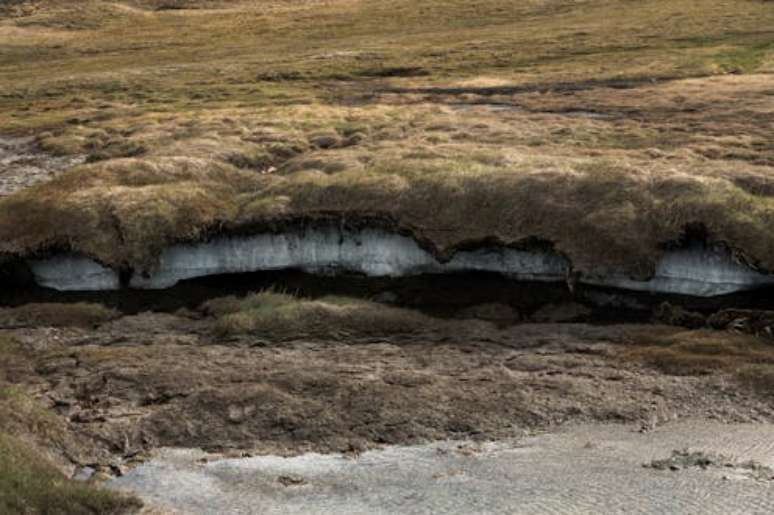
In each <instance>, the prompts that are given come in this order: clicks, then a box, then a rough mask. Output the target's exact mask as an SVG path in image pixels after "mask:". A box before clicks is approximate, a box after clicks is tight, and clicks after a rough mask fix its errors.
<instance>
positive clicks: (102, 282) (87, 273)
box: [29, 255, 121, 291]
mask: <svg viewBox="0 0 774 515" xmlns="http://www.w3.org/2000/svg"><path fill="white" fill-rule="evenodd" d="M29 265H30V269H31V270H32V274H33V275H34V276H35V282H36V283H38V285H40V286H43V287H44V288H53V289H55V290H61V291H100V290H116V289H118V288H119V287H120V286H121V281H120V280H119V277H118V274H117V273H116V272H115V271H113V270H112V269H110V268H108V267H105V266H102V265H100V264H99V263H97V262H96V261H93V260H91V259H88V258H85V257H82V256H76V255H62V256H55V257H52V258H50V259H43V260H32V261H30V263H29Z"/></svg>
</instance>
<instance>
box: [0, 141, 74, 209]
mask: <svg viewBox="0 0 774 515" xmlns="http://www.w3.org/2000/svg"><path fill="white" fill-rule="evenodd" d="M83 161H84V158H83V157H82V156H61V157H59V156H53V155H51V154H47V153H45V152H42V151H40V150H39V149H36V148H35V144H34V140H33V139H32V138H8V137H0V197H2V196H4V195H10V194H12V193H15V192H17V191H20V190H22V189H24V188H28V187H29V186H32V185H33V184H37V183H39V182H45V181H47V180H50V179H52V178H53V177H55V176H56V175H58V174H59V173H61V172H63V171H64V170H66V169H67V168H69V167H71V166H75V165H79V164H81V163H83Z"/></svg>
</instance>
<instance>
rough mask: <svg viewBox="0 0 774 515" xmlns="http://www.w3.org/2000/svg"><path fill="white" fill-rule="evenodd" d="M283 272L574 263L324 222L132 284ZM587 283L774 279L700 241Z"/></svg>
mask: <svg viewBox="0 0 774 515" xmlns="http://www.w3.org/2000/svg"><path fill="white" fill-rule="evenodd" d="M30 265H31V269H32V272H33V275H34V277H35V280H36V282H37V283H38V284H39V285H40V286H44V287H48V288H53V289H56V290H65V291H67V290H83V291H92V290H113V289H117V288H119V287H120V281H119V277H118V274H117V273H116V272H115V271H113V270H111V269H110V268H108V267H105V266H102V265H100V264H99V263H97V262H95V261H93V260H91V259H88V258H85V257H79V256H75V255H61V256H55V257H53V258H49V259H45V260H33V261H31V262H30ZM279 269H300V270H304V271H307V272H312V273H321V274H335V273H338V272H349V273H351V272H355V273H361V274H364V275H367V276H372V277H384V276H386V277H404V276H412V275H418V274H426V273H433V274H443V273H454V272H471V271H477V272H495V273H501V274H503V275H505V276H508V277H510V278H513V279H517V280H524V281H564V280H566V279H567V277H568V275H569V274H570V270H571V263H570V262H569V261H568V260H567V259H565V258H564V257H562V256H560V255H558V254H555V253H551V252H545V251H543V252H541V251H528V250H517V249H514V248H506V247H500V248H496V247H489V248H480V249H476V250H463V251H459V252H457V253H455V254H454V256H453V257H452V258H451V259H450V260H449V261H446V262H441V261H439V260H438V259H436V258H435V257H434V256H433V255H432V254H431V253H430V252H428V251H426V250H424V249H423V248H421V247H420V246H419V245H418V244H417V243H416V241H414V240H413V239H412V238H410V237H408V236H403V235H400V234H395V233H390V232H387V231H384V230H380V229H369V228H366V229H361V230H347V229H342V228H341V227H334V226H322V227H319V228H309V229H303V230H297V231H290V232H285V233H279V234H259V235H256V236H249V237H231V238H226V237H222V238H217V239H214V240H212V241H209V242H205V243H198V244H181V245H173V246H171V247H169V248H167V249H166V250H164V251H163V252H162V253H161V256H160V258H159V263H158V266H157V267H156V269H155V270H154V271H153V272H152V273H150V274H149V275H147V276H146V275H142V274H134V276H133V277H132V278H131V281H130V283H129V285H130V286H131V287H133V288H145V289H162V288H168V287H171V286H174V285H175V284H177V283H178V282H179V281H182V280H185V279H192V278H197V277H204V276H210V275H221V274H233V273H246V272H256V271H265V270H279ZM580 281H581V282H584V283H588V284H593V285H600V286H610V287H616V288H621V289H625V290H634V291H646V292H652V293H671V294H683V295H693V296H701V297H710V296H715V295H724V294H729V293H734V292H737V291H744V290H748V289H753V288H756V287H762V286H766V285H769V284H772V283H774V277H771V276H768V275H765V274H762V273H759V272H757V271H755V270H752V269H750V268H749V267H747V266H746V265H744V264H741V263H739V262H737V261H735V260H734V259H733V258H732V256H731V255H730V253H728V252H727V251H725V250H722V249H713V248H708V247H705V246H702V245H694V246H691V247H688V248H683V249H678V250H671V251H667V252H666V253H665V254H664V256H663V257H662V258H661V260H660V261H659V262H658V263H657V266H656V269H655V273H654V275H653V277H652V278H650V279H649V280H634V279H631V278H629V277H627V275H626V274H625V273H623V272H620V271H618V272H617V271H615V270H612V271H607V272H606V273H602V272H600V273H598V274H585V275H582V276H580Z"/></svg>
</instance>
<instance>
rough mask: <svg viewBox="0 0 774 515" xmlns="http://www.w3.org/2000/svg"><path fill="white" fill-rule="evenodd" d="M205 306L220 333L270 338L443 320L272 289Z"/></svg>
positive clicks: (399, 330)
mask: <svg viewBox="0 0 774 515" xmlns="http://www.w3.org/2000/svg"><path fill="white" fill-rule="evenodd" d="M203 310H204V311H205V312H206V313H209V314H211V315H213V316H215V317H216V318H217V322H216V325H215V328H216V332H217V333H218V334H219V335H220V336H223V337H229V336H238V335H251V336H256V337H260V338H265V339H268V340H296V339H304V338H334V339H338V338H369V337H390V336H400V335H408V334H413V335H416V334H420V333H422V332H425V331H429V330H432V329H433V328H434V327H436V326H437V324H438V322H437V321H435V320H434V319H432V318H430V317H427V316H425V315H422V314H420V313H417V312H414V311H410V310H407V309H401V308H395V307H392V306H385V305H382V304H377V303H373V302H368V301H363V300H356V299H351V298H344V297H334V296H327V297H322V298H320V299H317V300H309V299H302V298H298V297H294V296H292V295H288V294H284V293H276V292H272V291H264V292H260V293H254V294H252V295H248V296H247V297H245V298H243V299H237V298H235V297H226V298H221V299H215V300H212V301H209V302H207V303H206V304H205V305H204V306H203Z"/></svg>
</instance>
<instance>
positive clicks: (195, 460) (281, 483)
mask: <svg viewBox="0 0 774 515" xmlns="http://www.w3.org/2000/svg"><path fill="white" fill-rule="evenodd" d="M687 448H690V449H691V450H696V451H697V452H702V453H706V454H708V455H723V456H725V457H726V459H727V460H728V461H727V465H726V466H724V467H722V468H712V467H707V468H702V467H689V468H684V469H679V470H655V469H652V468H647V467H643V465H645V464H647V463H650V462H652V461H653V460H658V459H661V458H664V457H667V456H670V455H671V454H672V451H674V450H675V449H687ZM750 461H752V462H755V463H757V464H759V465H761V466H772V465H774V426H772V425H770V424H762V425H752V424H744V425H736V424H734V425H727V424H722V423H718V422H707V421H701V420H699V421H684V422H679V423H672V424H669V425H666V426H663V427H661V428H658V429H657V430H655V431H653V432H649V433H642V432H639V431H636V430H634V428H632V427H631V426H627V425H609V424H603V425H600V424H593V425H581V426H577V427H572V428H569V429H566V430H562V431H559V432H554V433H548V434H541V435H537V436H529V437H525V438H521V439H517V440H506V441H498V442H493V443H485V444H481V443H476V442H470V441H466V442H439V443H434V444H430V445H422V446H414V447H397V446H391V447H387V448H384V449H380V450H374V451H368V452H366V453H363V454H362V455H359V456H352V455H340V454H334V455H320V454H304V455H301V456H297V457H292V458H283V457H279V456H260V457H252V458H245V459H224V458H223V457H222V456H217V455H207V454H205V453H202V452H201V451H195V450H183V449H166V450H162V451H161V452H158V453H157V454H156V456H155V457H154V458H153V459H152V460H151V461H149V462H148V463H146V464H144V465H142V466H140V467H138V468H136V469H134V470H132V471H131V472H129V473H128V474H127V475H126V476H124V477H121V478H118V479H116V480H114V481H112V482H111V483H110V487H111V488H115V489H125V490H129V491H131V492H134V493H136V494H138V495H140V496H141V497H142V498H143V499H144V500H146V501H148V502H150V503H154V504H157V505H160V506H166V507H169V508H172V509H174V510H176V511H179V512H181V513H190V514H209V513H212V514H216V513H223V511H227V512H229V513H244V514H246V513H267V514H268V513H272V514H274V513H276V514H291V513H299V514H300V513H310V511H313V512H314V513H320V514H323V513H331V514H334V513H335V514H344V513H352V514H356V513H358V514H359V513H374V514H377V513H379V514H381V513H384V514H388V513H406V514H409V513H465V514H469V513H551V514H554V513H627V514H629V513H653V514H660V513H718V514H727V513H767V512H771V511H772V510H774V488H772V483H771V482H770V481H766V480H756V479H754V478H753V477H750V476H749V475H747V474H746V472H745V471H746V470H747V469H746V468H745V467H746V466H745V465H742V464H743V463H745V462H748V464H749V462H750ZM734 464H737V465H736V466H735V465H734Z"/></svg>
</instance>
